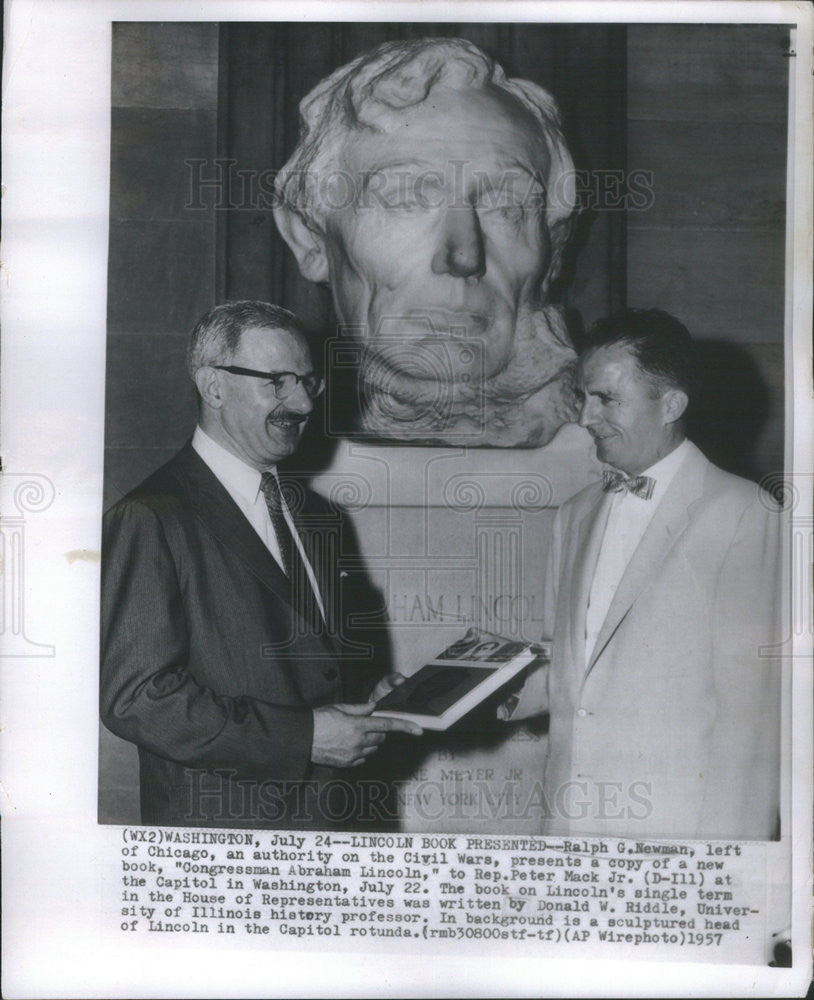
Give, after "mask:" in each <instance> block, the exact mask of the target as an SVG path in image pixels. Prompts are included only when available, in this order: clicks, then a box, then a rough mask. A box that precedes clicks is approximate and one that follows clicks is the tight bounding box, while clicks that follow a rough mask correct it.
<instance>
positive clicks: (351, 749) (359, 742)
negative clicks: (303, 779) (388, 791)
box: [311, 702, 423, 767]
mask: <svg viewBox="0 0 814 1000" xmlns="http://www.w3.org/2000/svg"><path fill="white" fill-rule="evenodd" d="M374 707H375V706H374V704H373V703H372V702H367V703H366V704H364V705H325V706H323V707H322V708H315V709H314V742H313V746H312V748H311V760H312V761H313V763H314V764H327V765H328V766H329V767H356V766H358V765H359V764H363V763H364V762H365V761H366V760H367V758H368V757H370V756H371V754H374V753H375V752H376V751H377V750H378V749H379V747H380V746H381V745H382V743H384V740H385V737H386V736H387V734H388V733H409V734H410V735H411V736H420V735H421V733H422V732H423V730H422V729H420V728H419V727H418V726H416V725H414V724H413V723H412V722H407V721H406V720H405V719H384V718H378V717H376V718H373V717H372V716H371V714H370V713H371V712H372V711H373V709H374Z"/></svg>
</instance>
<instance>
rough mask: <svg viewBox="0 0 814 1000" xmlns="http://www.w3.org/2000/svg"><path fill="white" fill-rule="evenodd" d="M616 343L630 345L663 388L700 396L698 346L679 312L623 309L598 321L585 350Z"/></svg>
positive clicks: (644, 368) (641, 363) (639, 362)
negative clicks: (677, 313)
mask: <svg viewBox="0 0 814 1000" xmlns="http://www.w3.org/2000/svg"><path fill="white" fill-rule="evenodd" d="M613 344H621V345H624V346H627V347H629V348H630V350H631V353H632V354H633V356H634V357H635V359H636V364H637V365H638V366H639V368H640V369H641V371H642V372H643V373H644V374H645V375H647V376H648V377H649V378H650V379H652V380H653V381H654V382H655V383H656V384H657V385H658V387H659V388H660V389H664V388H665V387H667V386H669V387H670V388H674V389H681V390H683V391H684V392H686V394H687V396H688V398H689V399H690V400H692V399H693V398H694V397H695V396H696V394H697V391H698V383H699V374H700V373H699V362H698V354H697V349H696V346H695V342H694V341H693V339H692V337H691V336H690V332H689V330H688V329H687V328H686V326H684V324H683V323H682V322H680V321H679V320H677V319H676V318H675V316H671V315H670V314H669V313H666V312H663V311H662V310H661V309H622V310H620V311H619V312H616V313H614V314H613V315H612V316H607V317H605V318H604V319H600V320H597V322H596V323H594V325H593V326H592V327H591V329H590V330H589V331H588V336H587V338H586V341H585V346H584V348H583V354H584V353H586V352H587V351H592V350H595V349H596V348H598V347H610V346H611V345H613Z"/></svg>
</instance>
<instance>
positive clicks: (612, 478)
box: [602, 469, 656, 500]
mask: <svg viewBox="0 0 814 1000" xmlns="http://www.w3.org/2000/svg"><path fill="white" fill-rule="evenodd" d="M655 488H656V480H655V479H653V477H652V476H631V477H630V478H628V477H627V476H626V475H625V474H624V472H617V471H616V470H612V469H606V470H605V471H604V472H603V473H602V489H603V490H604V491H605V493H623V492H624V491H625V490H627V491H628V493H632V494H633V495H634V496H637V497H639V498H640V499H641V500H649V499H650V498H651V497H652V496H653V490H654V489H655Z"/></svg>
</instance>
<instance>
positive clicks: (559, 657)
mask: <svg viewBox="0 0 814 1000" xmlns="http://www.w3.org/2000/svg"><path fill="white" fill-rule="evenodd" d="M606 497H607V494H604V493H603V492H602V488H601V483H596V484H592V485H590V486H588V487H586V488H585V489H584V490H582V491H581V492H580V493H578V494H577V495H576V496H574V497H572V498H571V499H570V500H569V501H568V502H567V503H565V504H563V506H562V507H561V508H560V510H559V511H558V513H557V516H556V518H555V524H554V537H553V541H552V547H551V552H550V558H549V564H548V572H547V577H546V607H547V609H548V610H549V612H551V611H552V610H553V615H554V619H553V621H552V622H549V623H548V625H549V627H550V629H551V630H552V631H549V632H548V635H553V639H554V644H553V653H552V662H551V666H550V668H548V670H547V671H538V672H537V673H536V674H533V675H532V676H531V677H530V678H529V680H528V681H527V683H526V685H525V687H524V689H523V692H522V694H521V698H520V702H519V704H518V707H517V710H516V712H515V713H514V716H513V717H514V718H520V717H523V716H527V715H531V714H535V713H536V712H539V711H541V710H544V709H545V708H546V707H547V708H548V710H549V712H550V729H549V749H548V757H547V762H546V769H545V779H544V791H545V798H546V806H547V819H546V822H545V831H546V832H548V833H557V834H562V833H570V834H586V835H587V834H595V835H611V836H625V837H676V838H678V837H687V838H746V839H749V838H751V839H768V838H771V837H772V836H773V835H774V834H775V831H776V823H777V811H778V805H779V802H778V799H779V792H778V786H779V742H780V737H779V716H780V708H779V695H780V677H779V669H778V663H777V661H776V660H773V659H772V658H771V657H770V655H769V651H768V650H767V648H766V647H770V646H771V645H772V644H773V643H776V642H777V640H778V628H779V591H780V580H781V574H780V562H781V545H780V516H779V513H778V512H777V511H776V510H774V509H773V507H772V503H771V501H770V499H769V498H768V497H767V496H766V495H765V494H762V493H761V491H760V490H759V489H758V487H757V486H756V485H755V484H754V483H750V482H748V481H746V480H744V479H740V478H738V477H736V476H732V475H729V474H728V473H725V472H723V471H722V470H720V469H718V468H716V467H715V466H714V465H712V464H711V463H710V462H709V461H707V459H706V458H705V457H704V456H703V455H702V454H701V452H700V451H699V450H698V449H697V448H696V447H695V446H692V448H691V451H690V452H689V454H688V456H687V457H686V459H685V461H684V462H683V463H682V465H681V467H680V468H679V470H678V472H677V474H676V476H675V478H674V480H673V482H672V483H671V485H670V487H669V489H668V490H667V492H666V494H665V495H664V497H663V498H662V501H661V503H660V504H659V507H658V509H657V510H656V513H655V515H654V517H653V520H652V522H651V523H650V525H649V527H648V529H647V531H646V532H645V534H644V536H643V538H642V540H641V542H640V544H639V546H638V548H637V549H636V551H635V552H634V554H633V557H632V559H631V561H630V563H629V564H628V566H627V568H626V571H625V573H624V575H623V577H622V579H621V581H620V584H619V587H618V589H617V591H616V594H615V596H614V599H613V601H612V603H611V606H610V608H609V610H608V614H607V617H606V619H605V621H604V624H603V626H602V629H601V631H600V634H599V636H598V639H597V642H596V645H595V647H594V649H593V650H592V651H591V652H590V655H589V656H588V657H587V665H586V649H585V618H586V608H587V603H588V596H589V593H590V587H591V581H592V579H593V572H594V567H595V565H596V561H597V557H598V554H599V548H600V545H601V539H602V530H603V527H604V517H603V515H605V516H606V511H607V507H606V506H605V505H604V504H603V500H604V499H605V498H606Z"/></svg>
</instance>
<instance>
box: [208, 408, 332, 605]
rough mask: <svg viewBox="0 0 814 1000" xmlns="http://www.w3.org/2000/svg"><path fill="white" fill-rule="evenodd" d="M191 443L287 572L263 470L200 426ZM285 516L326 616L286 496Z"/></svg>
mask: <svg viewBox="0 0 814 1000" xmlns="http://www.w3.org/2000/svg"><path fill="white" fill-rule="evenodd" d="M192 447H193V448H194V449H195V451H196V452H197V453H198V454H199V455H200V457H201V458H202V459H203V461H204V462H206V464H207V465H208V466H209V468H210V469H211V471H212V473H213V475H214V476H215V477H216V478H217V479H218V480H219V482H220V483H221V485H222V486H223V487H224V489H225V490H226V492H227V493H228V494H229V496H230V497H231V498H232V499H233V500H234V502H235V503H236V504H237V505H238V507H239V508H240V509H241V511H242V512H243V514H244V515H245V517H246V520H247V521H248V522H249V524H250V525H251V526H252V527H253V528H254V530H255V531H256V532H257V534H258V535H259V536H260V539H261V541H262V542H263V544H264V545H265V546H266V548H267V549H268V550H269V552H270V553H271V554H272V556H273V557H274V559H275V561H276V563H277V565H278V566H279V567H280V569H282V570H283V572H285V566H284V565H283V558H282V555H281V553H280V543H279V542H278V540H277V533H276V532H275V530H274V525H273V524H272V523H271V516H270V515H269V512H268V507H267V506H266V498H265V495H264V494H263V491H262V489H261V488H260V481H261V478H262V476H261V473H260V472H258V471H257V469H253V468H252V467H251V466H250V465H247V464H246V463H245V462H243V461H242V460H241V459H239V458H238V457H237V455H233V454H232V453H231V452H230V451H227V450H226V449H225V448H224V447H223V445H220V444H218V442H217V441H214V440H213V439H212V438H211V437H210V436H209V435H208V434H207V433H206V431H204V430H202V429H201V427H200V426H198V427H196V428H195V433H194V434H193V435H192ZM265 471H266V472H271V473H273V474H274V475H275V476H276V475H277V467H276V466H274V465H270V466H269V467H268V469H266V470H265ZM283 516H284V517H285V519H286V521H287V522H288V526H289V528H290V529H291V535H292V538H293V540H294V544H295V545H296V546H297V548H298V549H299V552H300V555H301V556H302V561H303V564H304V565H305V572H306V573H307V574H308V579H309V580H310V581H311V586H312V587H313V589H314V594H315V595H316V599H317V604H318V606H319V613H320V614H321V615H322V617H323V619H324V618H325V607H324V605H323V603H322V595H321V594H320V592H319V587H318V586H317V580H316V577H315V576H314V571H313V569H312V568H311V563H310V562H309V561H308V556H307V555H306V554H305V550H304V549H303V547H302V543H301V542H300V536H299V533H298V531H297V529H296V527H295V525H294V520H293V518H292V516H291V512H290V511H289V510H288V507H287V506H286V504H285V498H284V499H283Z"/></svg>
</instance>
